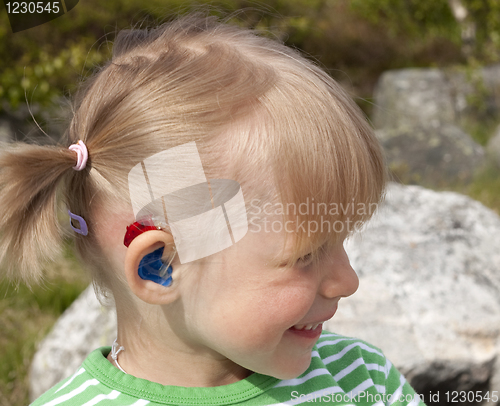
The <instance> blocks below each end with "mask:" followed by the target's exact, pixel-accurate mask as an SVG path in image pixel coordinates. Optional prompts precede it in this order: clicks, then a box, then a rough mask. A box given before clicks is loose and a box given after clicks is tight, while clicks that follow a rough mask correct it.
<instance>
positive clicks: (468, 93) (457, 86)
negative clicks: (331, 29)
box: [373, 65, 500, 187]
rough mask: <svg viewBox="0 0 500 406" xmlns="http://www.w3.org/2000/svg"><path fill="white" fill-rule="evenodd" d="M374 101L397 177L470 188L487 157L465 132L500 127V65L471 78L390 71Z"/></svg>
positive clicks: (380, 131)
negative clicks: (499, 124) (489, 124)
mask: <svg viewBox="0 0 500 406" xmlns="http://www.w3.org/2000/svg"><path fill="white" fill-rule="evenodd" d="M374 98H375V109H374V114H373V123H374V126H375V128H376V129H377V135H378V137H379V139H380V141H381V142H382V144H383V146H384V150H385V151H386V156H387V160H388V164H389V168H390V169H391V170H392V172H393V173H394V174H395V175H396V177H397V178H400V179H401V180H402V181H404V182H409V183H416V184H421V185H426V186H432V187H440V186H443V185H449V184H454V183H467V182H469V181H470V180H472V178H473V175H474V173H475V172H476V171H477V170H478V169H479V168H481V166H482V165H483V163H484V157H485V153H484V149H483V147H482V146H481V145H479V144H478V143H476V142H475V141H474V140H473V139H472V137H471V136H470V135H469V134H467V133H466V132H465V131H464V128H466V127H473V126H480V125H482V124H484V123H485V122H491V121H496V122H500V65H495V66H490V67H486V68H483V69H480V70H477V71H473V72H469V74H467V73H465V72H460V71H457V70H446V71H445V70H440V69H403V70H395V71H388V72H386V73H384V74H383V75H382V76H381V78H380V80H379V82H378V84H377V87H376V90H375V94H374ZM443 169H444V170H443Z"/></svg>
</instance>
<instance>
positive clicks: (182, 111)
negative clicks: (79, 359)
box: [0, 15, 385, 287]
mask: <svg viewBox="0 0 500 406" xmlns="http://www.w3.org/2000/svg"><path fill="white" fill-rule="evenodd" d="M67 137H68V142H66V143H65V144H64V145H62V146H55V147H48V146H36V145H25V144H15V145H12V146H9V147H8V148H5V149H4V150H3V151H2V153H1V155H0V230H1V234H0V262H1V263H2V265H3V266H4V267H6V269H7V270H8V273H9V275H11V276H13V275H18V276H20V277H21V278H23V279H25V280H31V279H33V278H35V279H37V278H39V277H40V275H41V266H42V260H44V259H51V258H53V257H54V255H55V254H56V252H57V248H58V247H59V246H60V245H61V226H60V225H59V223H58V221H57V220H58V219H57V204H56V203H57V199H56V196H57V195H58V192H59V191H60V192H62V195H63V201H64V202H65V204H66V205H67V207H68V208H69V209H70V210H71V212H73V213H76V214H78V215H80V216H82V217H83V218H84V219H85V220H86V222H87V224H88V229H89V234H88V235H87V236H81V235H75V239H76V248H77V250H78V252H79V254H80V256H81V257H82V259H83V260H84V261H85V262H86V263H87V264H88V265H89V267H90V269H91V270H92V273H93V275H92V276H93V278H94V280H95V281H97V283H98V285H100V286H102V287H109V286H110V280H109V278H110V276H109V272H108V271H107V269H106V268H107V267H108V266H109V263H108V260H107V258H106V257H105V255H104V254H103V251H102V249H101V247H100V246H99V243H98V241H97V239H96V236H95V234H96V233H95V229H96V227H97V225H96V223H95V210H96V208H98V207H99V205H108V206H111V204H112V203H111V202H112V201H114V200H113V199H116V201H122V202H123V201H125V202H128V186H127V174H128V172H129V171H130V169H131V168H132V167H133V166H135V165H136V164H137V163H138V162H141V161H143V160H144V159H145V158H146V157H148V156H151V155H153V154H155V153H158V152H160V151H163V150H166V149H169V148H172V147H174V146H176V145H180V144H184V143H187V142H190V141H196V145H197V147H198V149H199V151H200V155H201V156H202V160H203V161H202V162H203V165H204V170H205V172H206V174H207V178H224V177H229V178H231V179H235V180H237V181H239V182H240V184H241V185H242V190H243V193H244V195H245V200H246V202H247V204H248V202H249V201H250V200H251V197H252V194H253V195H254V196H260V197H262V200H259V204H262V203H263V202H264V201H281V202H297V203H299V202H302V201H305V200H306V199H307V198H308V197H309V198H310V197H314V198H315V199H316V201H317V202H338V203H340V204H345V205H346V204H349V203H353V204H354V203H356V202H359V203H364V204H370V203H377V202H379V201H380V199H381V196H382V193H383V189H384V183H385V169H384V164H383V159H382V154H381V150H380V147H379V145H378V143H377V141H376V139H375V137H374V134H373V131H372V129H371V128H370V126H369V124H368V123H367V121H366V119H365V117H364V115H363V114H362V112H361V111H360V109H359V108H358V107H357V106H356V105H355V103H354V102H353V101H352V100H351V99H350V98H349V97H348V96H347V95H346V94H345V92H344V91H343V90H342V89H341V88H340V87H339V85H338V84H337V83H336V82H335V81H334V80H333V79H332V78H331V77H329V76H328V75H327V74H326V73H325V72H323V71H322V70H321V69H320V68H318V67H317V66H316V65H315V64H314V63H312V62H310V61H309V60H307V59H306V58H304V57H302V56H301V55H300V54H299V53H298V52H296V51H295V50H292V49H290V48H288V47H286V46H284V45H283V44H281V43H279V42H277V41H274V40H270V39H268V38H265V37H263V36H259V35H256V34H255V33H254V32H252V31H251V30H246V29H240V28H238V27H236V26H232V25H228V24H225V23H222V22H220V21H219V20H218V19H216V18H215V17H208V18H206V17H200V16H197V15H191V16H185V17H181V18H178V19H176V20H174V21H172V22H170V23H166V24H163V25H161V26H160V27H158V28H155V29H150V30H136V29H133V30H124V31H121V32H120V33H119V34H118V36H117V38H116V41H115V43H114V49H113V56H112V59H111V61H109V62H108V63H107V64H105V65H104V66H102V67H101V68H100V69H99V71H98V72H96V73H95V74H94V75H93V76H92V77H91V78H90V79H88V80H87V81H86V82H85V84H84V85H83V87H82V88H81V89H80V91H79V92H78V94H77V95H76V99H75V104H74V116H73V118H72V120H71V123H70V126H69V129H68V132H67ZM79 139H81V140H83V141H84V142H85V144H86V145H87V147H88V150H89V156H90V158H89V161H88V164H87V168H86V169H84V170H83V171H81V172H77V171H74V170H73V169H72V167H73V166H74V165H75V160H76V158H75V153H74V152H72V151H69V150H68V149H67V147H68V145H69V144H71V143H76V142H77V141H78V140H79ZM269 190H275V191H276V193H274V194H273V193H267V192H268V191H269ZM260 197H259V199H260ZM370 215H371V213H365V214H363V213H361V214H359V213H354V214H352V215H351V214H349V213H347V214H345V213H344V214H343V213H340V214H328V216H330V217H331V218H330V220H332V221H333V220H335V221H345V220H346V219H347V218H351V219H352V221H358V220H359V221H366V220H367V219H368V218H369V217H370ZM316 217H317V213H315V214H311V213H307V214H305V215H302V214H301V215H299V216H298V217H297V218H296V221H302V220H304V219H305V220H307V221H312V220H315V219H316ZM123 232H124V233H125V230H123ZM296 236H297V237H298V238H297V240H296V247H295V248H296V249H295V254H296V256H299V255H300V254H301V253H302V252H303V251H304V247H306V246H307V247H318V246H319V245H320V244H322V243H323V242H324V241H325V240H332V241H333V240H337V239H338V238H339V236H338V235H336V233H334V232H326V231H325V232H318V233H315V234H314V235H306V234H305V233H303V232H301V231H300V230H299V232H298V233H297V235H296ZM293 259H294V258H291V260H293ZM17 272H19V274H18V273H17Z"/></svg>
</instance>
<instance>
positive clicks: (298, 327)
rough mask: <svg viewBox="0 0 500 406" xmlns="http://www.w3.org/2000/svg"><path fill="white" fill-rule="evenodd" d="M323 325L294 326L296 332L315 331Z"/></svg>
mask: <svg viewBox="0 0 500 406" xmlns="http://www.w3.org/2000/svg"><path fill="white" fill-rule="evenodd" d="M320 324H321V323H317V324H298V325H296V326H294V328H295V329H296V330H314V329H316V328H317V327H318V326H319V325H320Z"/></svg>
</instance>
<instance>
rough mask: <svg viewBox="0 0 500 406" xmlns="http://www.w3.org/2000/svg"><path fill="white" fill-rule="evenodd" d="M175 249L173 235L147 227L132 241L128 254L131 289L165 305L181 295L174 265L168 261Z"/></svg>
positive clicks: (127, 273)
mask: <svg viewBox="0 0 500 406" xmlns="http://www.w3.org/2000/svg"><path fill="white" fill-rule="evenodd" d="M162 250H163V252H162ZM174 250H175V248H174V239H173V237H172V235H171V234H169V233H166V232H165V231H161V230H150V231H146V232H144V233H142V234H140V235H138V236H137V237H135V238H134V239H133V241H132V242H131V243H130V245H129V247H128V248H127V254H126V255H125V277H126V278H127V282H128V285H129V287H130V290H131V291H132V292H133V293H134V294H135V295H136V296H137V297H138V298H139V299H141V300H143V301H144V302H146V303H149V304H158V305H162V304H168V303H172V302H173V301H175V300H176V299H177V298H178V296H179V289H178V288H177V283H176V282H175V280H174V278H175V274H174V275H172V268H170V267H171V266H172V265H170V267H169V269H167V265H168V263H165V261H167V262H168V258H169V257H171V255H173V253H174V252H175V251H174ZM161 258H163V261H162V260H161ZM160 267H161V268H160Z"/></svg>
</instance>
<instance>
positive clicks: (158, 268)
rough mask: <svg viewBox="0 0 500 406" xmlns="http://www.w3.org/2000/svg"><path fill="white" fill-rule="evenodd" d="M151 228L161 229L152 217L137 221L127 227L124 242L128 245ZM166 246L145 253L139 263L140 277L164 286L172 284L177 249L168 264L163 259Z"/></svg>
mask: <svg viewBox="0 0 500 406" xmlns="http://www.w3.org/2000/svg"><path fill="white" fill-rule="evenodd" d="M149 230H161V228H160V227H156V226H154V224H153V221H152V219H147V220H143V221H142V222H135V223H133V224H131V225H130V226H128V227H127V233H126V234H125V238H124V240H123V244H124V245H125V246H126V247H128V246H129V245H130V243H131V242H132V240H133V239H134V238H135V237H137V236H138V235H139V234H142V233H144V232H146V231H149ZM163 251H164V247H161V248H158V249H157V250H155V251H153V252H151V253H149V254H147V255H145V256H144V257H143V258H142V259H141V262H140V263H139V269H138V273H139V277H140V278H141V279H143V280H148V281H153V282H155V283H158V284H160V285H162V286H170V285H171V284H172V272H173V268H172V265H171V263H172V261H173V259H174V257H175V253H176V250H175V249H174V252H173V253H172V255H171V259H170V261H169V262H168V264H166V263H165V262H164V261H163V260H162V257H163Z"/></svg>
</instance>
